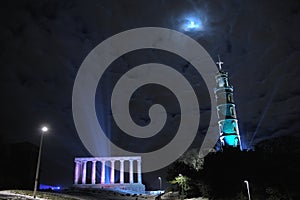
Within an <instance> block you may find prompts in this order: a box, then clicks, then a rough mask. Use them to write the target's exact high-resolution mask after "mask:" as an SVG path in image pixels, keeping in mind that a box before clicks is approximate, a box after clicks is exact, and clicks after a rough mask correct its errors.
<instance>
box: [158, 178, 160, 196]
mask: <svg viewBox="0 0 300 200" xmlns="http://www.w3.org/2000/svg"><path fill="white" fill-rule="evenodd" d="M158 180H159V194H160V193H161V177H160V176H159V177H158Z"/></svg>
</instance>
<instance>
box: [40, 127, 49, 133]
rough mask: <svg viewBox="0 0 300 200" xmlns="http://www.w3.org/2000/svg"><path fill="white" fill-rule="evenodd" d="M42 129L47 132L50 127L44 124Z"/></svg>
mask: <svg viewBox="0 0 300 200" xmlns="http://www.w3.org/2000/svg"><path fill="white" fill-rule="evenodd" d="M41 130H42V131H43V132H44V133H45V132H47V131H48V130H49V129H48V127H46V126H44V127H43V128H42V129H41Z"/></svg>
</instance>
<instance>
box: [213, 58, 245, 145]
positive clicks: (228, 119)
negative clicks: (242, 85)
mask: <svg viewBox="0 0 300 200" xmlns="http://www.w3.org/2000/svg"><path fill="white" fill-rule="evenodd" d="M218 57H219V56H218ZM216 64H217V65H218V69H219V72H218V73H217V75H216V76H215V79H216V83H217V87H216V88H215V90H214V92H215V97H216V101H217V114H218V124H219V134H220V136H219V141H220V143H221V148H222V149H224V148H228V147H230V148H240V149H241V142H240V134H239V128H238V120H237V115H236V109H235V104H234V100H233V87H232V86H231V85H230V84H229V82H228V73H227V72H224V71H223V70H222V65H223V64H224V63H223V62H222V61H221V60H220V57H219V61H218V62H216Z"/></svg>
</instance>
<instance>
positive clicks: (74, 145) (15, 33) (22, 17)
mask: <svg viewBox="0 0 300 200" xmlns="http://www.w3.org/2000/svg"><path fill="white" fill-rule="evenodd" d="M299 9H300V2H299V1H297V0H294V1H293V0H287V1H280V0H275V1H267V0H251V1H250V0H246V1H241V0H227V1H217V0H209V1H208V0H207V1H200V0H199V1H192V0H188V1H179V0H176V1H173V0H172V1H171V0H168V1H163V0H162V1H151V2H150V1H145V0H122V1H116V0H112V1H111V0H107V1H104V0H99V1H96V0H90V1H83V0H82V1H79V0H76V1H71V0H69V1H66V0H55V1H46V0H42V1H40V0H39V1H38V0H29V1H16V0H10V1H6V2H4V1H3V2H1V6H0V16H1V17H0V20H1V22H0V66H1V67H0V69H1V73H0V74H1V79H0V87H1V88H0V89H1V92H2V95H1V105H2V106H1V128H0V131H1V132H0V141H2V142H3V143H13V142H31V143H34V144H38V143H39V139H40V131H39V128H40V126H41V125H43V124H45V123H46V124H47V125H49V127H50V132H49V134H48V135H46V136H45V138H44V146H43V148H44V149H43V157H42V158H43V160H42V169H43V171H42V174H41V182H43V183H46V184H51V185H62V186H68V185H70V184H72V181H73V159H74V157H76V156H89V152H88V151H87V150H86V149H85V148H84V146H83V144H82V143H81V141H80V139H79V137H78V135H77V132H76V129H75V126H74V122H73V117H72V89H73V84H74V81H75V77H76V74H77V71H78V69H79V67H80V65H81V63H82V62H83V60H84V58H85V57H86V56H87V55H88V53H89V52H90V51H91V50H92V49H93V48H94V47H95V46H97V45H98V44H99V43H100V42H102V41H103V40H105V39H107V38H109V37H110V36H112V35H114V34H117V33H119V32H122V31H125V30H129V29H133V28H139V27H150V26H151V27H165V28H169V29H174V30H177V31H180V32H183V33H185V34H187V35H189V36H190V37H192V38H193V39H195V40H197V41H198V42H199V43H200V44H201V45H202V46H203V47H204V48H205V49H206V50H207V51H208V53H209V54H210V56H211V57H212V58H213V59H214V60H216V61H217V55H220V56H221V58H222V60H223V61H224V62H225V64H224V70H225V71H228V73H229V77H230V82H231V84H232V85H233V86H234V97H235V102H236V108H237V116H238V120H239V127H240V134H241V140H242V143H243V147H244V148H249V147H251V146H253V145H255V144H256V143H257V142H259V141H262V140H265V139H270V138H274V137H279V136H283V135H293V136H299V129H300V123H299V122H298V121H299V119H300V104H299V102H300V86H299V83H300V65H299V63H300V61H299V58H300V39H299V35H300V27H299V22H300V12H299ZM191 18H194V19H197V20H200V21H201V23H202V27H201V29H200V30H197V31H190V30H187V31H185V30H183V28H182V25H183V24H184V23H186V22H187V19H191ZM140 53H141V52H140ZM146 55H147V54H146ZM169 56H170V55H169ZM125 61H126V58H125ZM173 62H174V60H173ZM127 64H130V59H129V60H128V62H127ZM179 67H180V66H179ZM181 68H182V70H183V73H186V76H187V77H189V70H192V69H189V67H188V69H186V70H187V72H185V71H184V70H185V68H184V66H182V67H181ZM191 78H192V77H191ZM194 81H195V80H194ZM196 81H197V80H196ZM199 81H200V80H199ZM146 89H147V88H146ZM204 107H205V106H204ZM213 112H215V110H214V108H213ZM202 128H203V127H202ZM112 134H113V133H112Z"/></svg>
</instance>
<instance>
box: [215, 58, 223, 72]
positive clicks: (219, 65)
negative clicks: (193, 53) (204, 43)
mask: <svg viewBox="0 0 300 200" xmlns="http://www.w3.org/2000/svg"><path fill="white" fill-rule="evenodd" d="M218 58H219V61H218V62H216V64H217V65H218V69H219V72H220V71H221V70H222V65H223V64H224V62H222V61H221V59H220V55H218Z"/></svg>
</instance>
